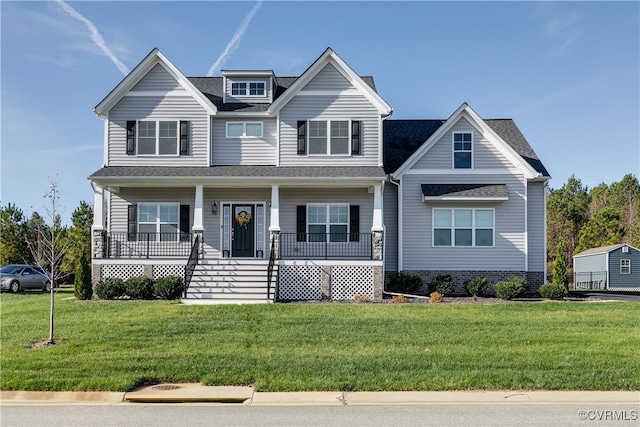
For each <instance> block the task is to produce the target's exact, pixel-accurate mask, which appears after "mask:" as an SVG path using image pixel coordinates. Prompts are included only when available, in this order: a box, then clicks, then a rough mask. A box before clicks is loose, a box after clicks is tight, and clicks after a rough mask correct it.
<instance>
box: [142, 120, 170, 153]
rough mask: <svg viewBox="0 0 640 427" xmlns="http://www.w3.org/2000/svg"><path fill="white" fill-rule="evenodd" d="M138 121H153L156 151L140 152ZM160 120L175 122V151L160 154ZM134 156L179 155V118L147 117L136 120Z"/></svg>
mask: <svg viewBox="0 0 640 427" xmlns="http://www.w3.org/2000/svg"><path fill="white" fill-rule="evenodd" d="M140 122H155V124H156V152H155V153H154V154H149V153H140V152H139V150H140V141H139V139H140ZM160 122H171V123H175V124H176V152H175V153H167V154H160ZM136 156H140V157H171V156H180V120H160V119H147V120H138V121H136Z"/></svg>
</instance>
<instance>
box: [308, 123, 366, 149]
mask: <svg viewBox="0 0 640 427" xmlns="http://www.w3.org/2000/svg"><path fill="white" fill-rule="evenodd" d="M311 122H326V123H327V152H326V153H324V154H322V153H317V154H310V148H311V146H310V138H311ZM331 122H347V152H346V153H340V154H333V153H331ZM351 122H352V120H351V119H331V120H328V119H327V120H321V119H319V120H307V137H306V138H307V156H310V157H320V156H325V157H326V156H332V157H351V156H352V154H351V132H352V130H351V129H352V124H351ZM361 133H362V131H361ZM361 138H362V137H361ZM360 145H362V140H360Z"/></svg>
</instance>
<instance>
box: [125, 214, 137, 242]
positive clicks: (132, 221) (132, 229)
mask: <svg viewBox="0 0 640 427" xmlns="http://www.w3.org/2000/svg"><path fill="white" fill-rule="evenodd" d="M137 233H138V206H136V205H129V206H128V207H127V240H128V241H130V242H134V241H136V240H137V238H136V237H137Z"/></svg>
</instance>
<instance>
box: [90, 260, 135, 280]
mask: <svg viewBox="0 0 640 427" xmlns="http://www.w3.org/2000/svg"><path fill="white" fill-rule="evenodd" d="M143 275H144V266H143V265H130V264H121V265H103V266H102V268H101V269H100V280H106V279H111V278H117V279H122V280H124V281H126V280H128V279H130V278H132V277H137V276H143Z"/></svg>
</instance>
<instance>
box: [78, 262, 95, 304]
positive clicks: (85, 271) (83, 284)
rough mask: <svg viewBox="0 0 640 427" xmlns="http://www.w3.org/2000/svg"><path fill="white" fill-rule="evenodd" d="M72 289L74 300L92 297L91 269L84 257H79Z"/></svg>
mask: <svg viewBox="0 0 640 427" xmlns="http://www.w3.org/2000/svg"><path fill="white" fill-rule="evenodd" d="M73 288H74V291H75V292H74V293H75V296H76V299H79V300H87V299H91V297H92V296H93V286H92V283H91V269H90V268H89V262H88V261H87V257H86V255H82V256H81V257H80V262H79V263H78V267H77V268H76V275H75V278H74V280H73Z"/></svg>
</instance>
